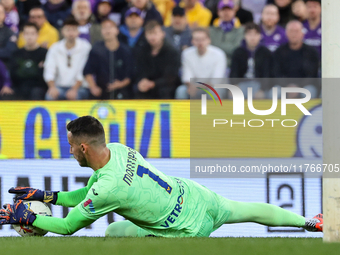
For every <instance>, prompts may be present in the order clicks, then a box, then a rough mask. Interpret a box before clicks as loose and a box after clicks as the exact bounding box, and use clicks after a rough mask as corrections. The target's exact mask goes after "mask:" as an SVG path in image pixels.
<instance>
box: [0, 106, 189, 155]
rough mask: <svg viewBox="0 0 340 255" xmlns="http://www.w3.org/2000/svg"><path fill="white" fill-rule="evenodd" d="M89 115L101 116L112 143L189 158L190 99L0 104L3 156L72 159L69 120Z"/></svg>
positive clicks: (143, 151) (156, 153)
mask: <svg viewBox="0 0 340 255" xmlns="http://www.w3.org/2000/svg"><path fill="white" fill-rule="evenodd" d="M84 115H92V116H94V117H96V118H98V119H99V120H100V122H101V123H102V124H103V126H104V129H105V131H106V132H105V133H106V140H107V142H120V143H123V144H126V145H128V146H130V147H133V148H135V149H137V150H138V151H140V152H141V154H142V155H143V156H145V157H150V158H160V157H163V158H169V157H177V158H179V157H188V156H189V143H190V136H189V129H190V127H189V123H190V120H189V102H188V101H168V100H163V101H160V100H153V101H142V100H141V101H140V100H134V101H118V100H117V101H100V102H97V101H73V102H71V101H54V102H44V101H40V102H23V101H17V102H0V132H1V133H0V134H1V141H0V144H1V145H0V154H2V155H5V156H6V157H7V158H19V159H22V158H70V157H71V155H70V153H69V144H68V142H67V130H66V124H67V123H68V122H69V121H70V120H72V119H75V118H77V117H79V116H84ZM175 148H176V149H175Z"/></svg>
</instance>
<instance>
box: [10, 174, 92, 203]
mask: <svg viewBox="0 0 340 255" xmlns="http://www.w3.org/2000/svg"><path fill="white" fill-rule="evenodd" d="M93 183H94V178H93V177H91V178H90V180H89V181H88V183H87V186H85V187H84V188H81V189H77V190H74V191H64V192H63V191H62V192H53V191H43V190H39V189H34V188H29V187H17V188H11V189H9V191H8V192H9V193H12V194H16V200H20V199H22V200H37V201H41V202H45V203H52V204H55V205H62V206H66V207H75V206H76V205H78V204H79V203H80V202H81V201H82V200H84V198H85V197H86V194H87V192H88V191H89V189H90V188H91V186H92V184H93Z"/></svg>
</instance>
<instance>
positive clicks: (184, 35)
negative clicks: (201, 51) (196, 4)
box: [165, 6, 191, 52]
mask: <svg viewBox="0 0 340 255" xmlns="http://www.w3.org/2000/svg"><path fill="white" fill-rule="evenodd" d="M165 34H166V39H167V40H168V41H169V42H171V43H172V45H173V46H174V47H175V48H176V49H177V50H178V51H179V52H181V51H182V50H184V49H185V48H187V47H190V46H191V30H190V28H189V26H188V22H187V19H186V17H185V10H184V9H183V8H181V7H179V6H176V7H175V8H174V9H173V10H172V24H171V26H170V27H166V28H165Z"/></svg>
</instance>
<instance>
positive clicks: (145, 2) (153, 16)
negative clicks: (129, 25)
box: [120, 0, 163, 25]
mask: <svg viewBox="0 0 340 255" xmlns="http://www.w3.org/2000/svg"><path fill="white" fill-rule="evenodd" d="M130 7H137V8H138V9H139V10H141V11H142V17H143V19H144V24H143V25H145V24H146V23H147V22H148V21H150V20H156V21H157V22H159V23H160V24H163V18H162V16H161V14H160V13H159V11H158V10H157V9H156V7H155V5H154V4H153V3H152V2H151V1H150V0H131V1H130V6H128V7H126V8H125V9H123V10H122V16H121V20H120V23H121V24H124V22H125V20H124V19H125V12H127V11H128V10H129V8H130Z"/></svg>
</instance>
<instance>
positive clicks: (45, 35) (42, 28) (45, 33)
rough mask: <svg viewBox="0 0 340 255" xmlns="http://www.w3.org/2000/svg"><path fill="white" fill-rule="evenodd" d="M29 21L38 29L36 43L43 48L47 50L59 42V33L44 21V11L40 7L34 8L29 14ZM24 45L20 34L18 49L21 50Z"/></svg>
mask: <svg viewBox="0 0 340 255" xmlns="http://www.w3.org/2000/svg"><path fill="white" fill-rule="evenodd" d="M29 21H30V22H32V23H34V24H36V25H37V26H38V28H39V37H38V43H39V45H40V46H41V47H43V48H47V49H48V48H49V47H51V45H52V44H53V43H55V42H57V41H58V40H59V33H58V30H57V29H56V28H54V27H53V26H51V24H50V23H49V22H48V21H47V20H46V17H45V14H44V10H43V9H42V8H40V7H34V8H32V9H31V10H30V12H29ZM25 44H26V42H25V39H24V37H23V35H22V32H21V33H20V34H19V39H18V47H19V48H22V47H24V46H25Z"/></svg>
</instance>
